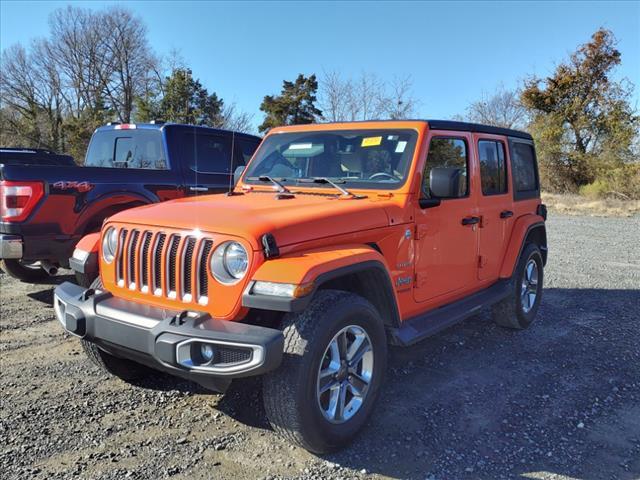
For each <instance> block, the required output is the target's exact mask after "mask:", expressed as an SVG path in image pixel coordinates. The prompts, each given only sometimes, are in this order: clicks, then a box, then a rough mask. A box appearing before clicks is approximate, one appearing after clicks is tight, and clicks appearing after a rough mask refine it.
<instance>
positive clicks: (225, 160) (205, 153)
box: [182, 132, 233, 174]
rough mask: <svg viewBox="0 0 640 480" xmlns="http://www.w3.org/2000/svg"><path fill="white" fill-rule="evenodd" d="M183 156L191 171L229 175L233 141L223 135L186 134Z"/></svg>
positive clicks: (231, 168) (231, 166)
mask: <svg viewBox="0 0 640 480" xmlns="http://www.w3.org/2000/svg"><path fill="white" fill-rule="evenodd" d="M183 139H184V143H183V144H182V150H183V152H182V155H183V158H184V159H185V160H186V162H187V165H188V166H189V167H190V168H191V170H193V171H195V172H200V173H222V174H229V173H231V172H232V171H233V165H231V139H230V138H228V137H224V136H222V135H210V134H206V133H200V132H196V133H191V132H189V133H185V134H184V137H183Z"/></svg>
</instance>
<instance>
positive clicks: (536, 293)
mask: <svg viewBox="0 0 640 480" xmlns="http://www.w3.org/2000/svg"><path fill="white" fill-rule="evenodd" d="M543 278H544V272H543V261H542V253H541V252H540V248H539V247H538V245H536V244H535V243H528V244H527V245H525V247H524V249H523V251H522V254H521V255H520V259H519V260H518V265H517V267H516V271H515V274H514V285H513V287H512V288H513V292H512V293H511V294H510V295H509V296H508V297H507V298H505V299H504V300H502V301H500V302H498V303H496V304H495V305H494V306H493V312H492V313H493V320H494V321H495V322H496V323H497V324H498V325H500V326H501V327H505V328H513V329H516V330H522V329H525V328H527V327H528V326H529V325H531V322H533V320H534V318H535V317H536V314H537V313H538V308H539V307H540V300H541V299H542V281H543Z"/></svg>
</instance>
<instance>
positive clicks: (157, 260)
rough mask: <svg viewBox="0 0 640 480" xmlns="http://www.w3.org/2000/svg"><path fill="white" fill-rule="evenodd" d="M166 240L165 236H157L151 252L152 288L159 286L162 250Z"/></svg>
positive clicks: (161, 234)
mask: <svg viewBox="0 0 640 480" xmlns="http://www.w3.org/2000/svg"><path fill="white" fill-rule="evenodd" d="M166 239H167V235H166V234H164V233H159V234H158V242H157V243H156V248H155V250H154V252H153V286H154V288H160V285H161V283H160V282H161V278H162V277H161V275H160V273H161V271H162V248H163V247H164V242H165V240H166Z"/></svg>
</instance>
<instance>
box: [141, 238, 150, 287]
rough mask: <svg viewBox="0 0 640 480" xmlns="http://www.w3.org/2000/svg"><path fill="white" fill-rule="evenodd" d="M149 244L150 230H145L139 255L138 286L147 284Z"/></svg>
mask: <svg viewBox="0 0 640 480" xmlns="http://www.w3.org/2000/svg"><path fill="white" fill-rule="evenodd" d="M150 246H151V232H145V233H144V237H143V240H142V250H141V251H140V255H142V258H141V259H140V262H141V263H140V287H148V286H149V247H150Z"/></svg>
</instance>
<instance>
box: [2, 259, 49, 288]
mask: <svg viewBox="0 0 640 480" xmlns="http://www.w3.org/2000/svg"><path fill="white" fill-rule="evenodd" d="M2 269H3V270H4V271H5V272H7V274H9V275H11V276H12V277H13V278H16V279H18V280H20V281H21V282H27V283H38V282H43V281H45V280H46V279H48V278H49V273H47V271H46V270H44V269H43V268H42V267H40V266H39V265H32V264H30V263H26V262H23V261H22V260H16V259H4V260H2Z"/></svg>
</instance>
